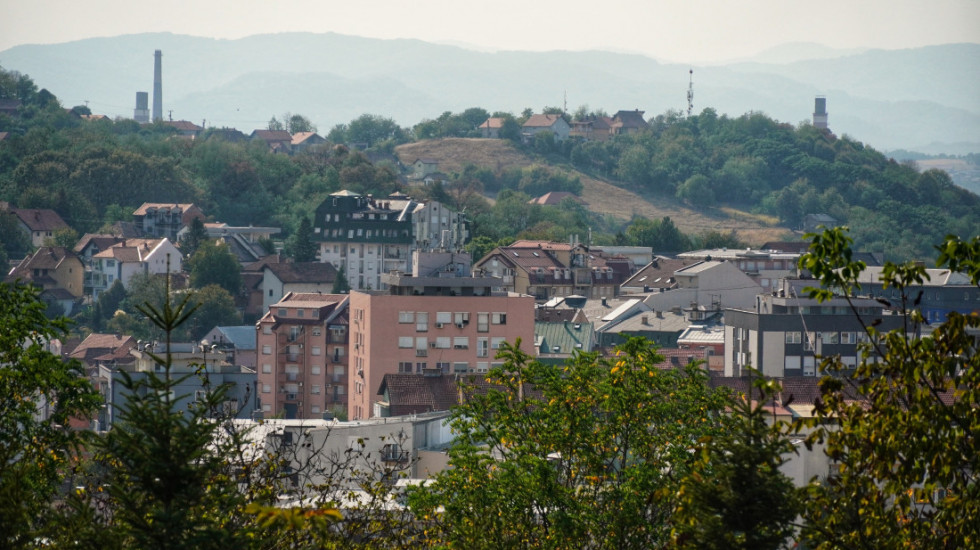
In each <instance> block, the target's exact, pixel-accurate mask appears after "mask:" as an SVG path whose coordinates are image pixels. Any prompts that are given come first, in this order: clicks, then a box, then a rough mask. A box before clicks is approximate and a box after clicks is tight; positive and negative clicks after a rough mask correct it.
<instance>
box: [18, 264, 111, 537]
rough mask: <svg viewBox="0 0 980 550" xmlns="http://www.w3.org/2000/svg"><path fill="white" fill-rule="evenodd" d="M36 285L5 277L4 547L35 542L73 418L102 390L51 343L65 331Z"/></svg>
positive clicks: (62, 469)
mask: <svg viewBox="0 0 980 550" xmlns="http://www.w3.org/2000/svg"><path fill="white" fill-rule="evenodd" d="M38 293H39V291H38V290H37V289H35V288H34V287H29V286H20V285H11V284H7V283H2V282H0V326H2V327H3V330H0V464H2V465H3V467H2V469H0V526H2V529H0V547H4V548H28V547H34V543H35V541H36V537H38V536H40V535H39V534H38V530H39V529H40V528H41V527H42V526H43V524H44V522H45V521H46V520H48V519H49V516H50V513H51V509H50V506H51V504H52V499H53V498H54V497H55V495H56V493H57V490H58V488H59V485H60V482H61V480H62V479H63V476H64V475H65V474H66V473H67V472H68V471H69V470H70V469H71V467H72V464H73V461H74V460H75V458H76V456H77V452H78V450H79V449H78V444H79V442H80V439H79V433H78V432H76V431H74V430H73V429H71V428H70V427H69V421H70V420H71V419H73V418H79V419H81V420H82V421H84V419H85V418H86V417H87V416H88V415H89V414H91V413H92V412H94V411H95V409H96V407H97V406H98V403H99V396H98V394H96V393H95V392H94V390H93V389H92V386H91V384H90V383H89V381H88V379H87V378H86V377H85V373H84V370H83V368H82V366H81V365H80V364H79V363H78V362H77V361H64V360H62V359H61V357H59V355H58V354H56V353H52V352H51V351H49V349H48V345H49V343H50V342H51V341H52V340H54V339H56V338H63V337H64V336H65V335H66V334H67V326H68V324H67V321H66V320H65V319H64V318H58V319H54V320H50V319H48V318H47V317H46V316H45V314H44V312H45V307H46V306H45V304H44V302H42V301H41V300H40V298H39V297H38Z"/></svg>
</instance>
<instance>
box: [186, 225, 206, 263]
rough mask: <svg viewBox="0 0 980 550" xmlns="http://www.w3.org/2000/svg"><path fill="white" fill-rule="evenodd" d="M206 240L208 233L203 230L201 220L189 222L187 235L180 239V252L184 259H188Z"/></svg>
mask: <svg viewBox="0 0 980 550" xmlns="http://www.w3.org/2000/svg"><path fill="white" fill-rule="evenodd" d="M206 240H208V232H207V230H206V229H205V228H204V222H203V221H202V220H201V218H199V217H195V218H194V219H193V220H191V225H190V227H189V228H188V230H187V233H185V234H184V236H183V237H181V239H180V251H181V252H183V253H184V257H187V258H189V257H191V256H193V255H194V253H195V252H197V249H198V248H199V247H200V246H201V243H203V242H204V241H206Z"/></svg>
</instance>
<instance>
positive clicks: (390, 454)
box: [381, 443, 408, 463]
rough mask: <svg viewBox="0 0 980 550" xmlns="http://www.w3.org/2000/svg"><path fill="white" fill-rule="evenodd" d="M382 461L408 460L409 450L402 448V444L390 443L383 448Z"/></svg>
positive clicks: (400, 461) (401, 461)
mask: <svg viewBox="0 0 980 550" xmlns="http://www.w3.org/2000/svg"><path fill="white" fill-rule="evenodd" d="M381 461H382V462H399V463H405V462H408V451H405V450H402V448H401V446H399V445H395V444H390V443H389V444H388V445H385V446H384V447H382V448H381Z"/></svg>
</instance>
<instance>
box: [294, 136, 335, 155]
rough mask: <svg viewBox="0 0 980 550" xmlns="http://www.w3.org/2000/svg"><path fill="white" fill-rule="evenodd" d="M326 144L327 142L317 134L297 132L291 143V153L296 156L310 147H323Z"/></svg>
mask: <svg viewBox="0 0 980 550" xmlns="http://www.w3.org/2000/svg"><path fill="white" fill-rule="evenodd" d="M326 142H327V140H326V139H324V138H323V137H321V136H320V135H319V134H317V133H316V132H296V133H295V134H293V139H292V141H291V142H290V151H291V152H292V154H294V155H295V154H299V153H302V152H304V151H306V150H307V149H309V148H310V147H316V146H317V145H323V144H324V143H326Z"/></svg>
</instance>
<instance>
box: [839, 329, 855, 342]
mask: <svg viewBox="0 0 980 550" xmlns="http://www.w3.org/2000/svg"><path fill="white" fill-rule="evenodd" d="M840 343H841V344H856V343H857V334H855V333H853V332H842V333H840Z"/></svg>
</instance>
